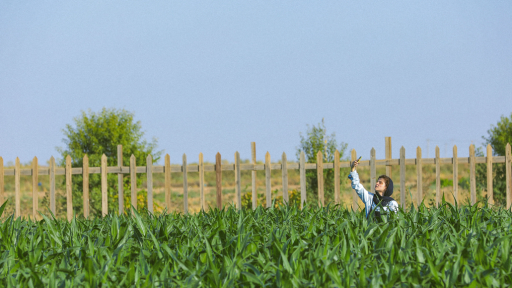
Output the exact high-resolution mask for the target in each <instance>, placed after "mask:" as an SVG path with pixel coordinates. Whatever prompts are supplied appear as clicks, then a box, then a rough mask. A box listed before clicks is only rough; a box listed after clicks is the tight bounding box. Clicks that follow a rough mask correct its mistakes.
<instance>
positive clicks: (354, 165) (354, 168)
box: [350, 160, 359, 172]
mask: <svg viewBox="0 0 512 288" xmlns="http://www.w3.org/2000/svg"><path fill="white" fill-rule="evenodd" d="M357 165H359V162H358V161H357V160H356V161H354V162H351V163H350V168H352V172H354V171H356V167H357Z"/></svg>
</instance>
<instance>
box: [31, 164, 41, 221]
mask: <svg viewBox="0 0 512 288" xmlns="http://www.w3.org/2000/svg"><path fill="white" fill-rule="evenodd" d="M38 174H39V169H38V164H37V157H34V159H32V217H34V220H37V218H38V216H37V210H39V193H38V192H39V191H38V190H39V189H38V186H39V180H38V176H39V175H38Z"/></svg>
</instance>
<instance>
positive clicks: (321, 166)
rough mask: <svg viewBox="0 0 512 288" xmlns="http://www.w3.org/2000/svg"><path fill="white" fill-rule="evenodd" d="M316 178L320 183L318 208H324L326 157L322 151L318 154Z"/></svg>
mask: <svg viewBox="0 0 512 288" xmlns="http://www.w3.org/2000/svg"><path fill="white" fill-rule="evenodd" d="M316 176H317V181H318V182H317V183H318V206H320V207H324V206H325V201H324V156H323V154H322V151H318V153H317V154H316Z"/></svg>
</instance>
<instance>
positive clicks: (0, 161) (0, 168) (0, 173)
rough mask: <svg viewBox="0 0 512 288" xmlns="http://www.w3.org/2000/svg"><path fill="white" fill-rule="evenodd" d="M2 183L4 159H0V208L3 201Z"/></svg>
mask: <svg viewBox="0 0 512 288" xmlns="http://www.w3.org/2000/svg"><path fill="white" fill-rule="evenodd" d="M4 183H5V182H4V158H2V157H0V206H1V205H4V201H5V192H4Z"/></svg>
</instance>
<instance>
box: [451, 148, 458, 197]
mask: <svg viewBox="0 0 512 288" xmlns="http://www.w3.org/2000/svg"><path fill="white" fill-rule="evenodd" d="M452 163H453V201H454V202H456V203H459V197H458V192H459V158H457V145H453V161H452ZM454 204H455V203H454Z"/></svg>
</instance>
